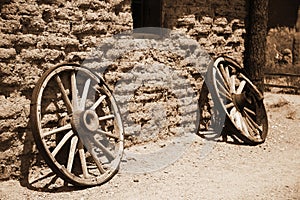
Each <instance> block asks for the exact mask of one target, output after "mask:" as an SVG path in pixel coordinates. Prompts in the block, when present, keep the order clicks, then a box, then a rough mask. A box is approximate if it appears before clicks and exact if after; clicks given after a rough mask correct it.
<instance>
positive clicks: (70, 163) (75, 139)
mask: <svg viewBox="0 0 300 200" xmlns="http://www.w3.org/2000/svg"><path fill="white" fill-rule="evenodd" d="M77 142H78V137H77V136H76V135H75V136H74V137H73V138H72V139H71V145H70V151H69V157H68V164H67V170H68V171H69V172H71V171H72V167H73V162H74V157H75V153H76V152H75V151H76V147H77Z"/></svg>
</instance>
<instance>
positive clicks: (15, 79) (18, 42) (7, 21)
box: [0, 0, 247, 180]
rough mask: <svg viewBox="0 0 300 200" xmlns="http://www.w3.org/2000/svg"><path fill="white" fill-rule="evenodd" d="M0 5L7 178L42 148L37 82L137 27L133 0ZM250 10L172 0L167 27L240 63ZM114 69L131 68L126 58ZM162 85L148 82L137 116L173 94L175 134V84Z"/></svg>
mask: <svg viewBox="0 0 300 200" xmlns="http://www.w3.org/2000/svg"><path fill="white" fill-rule="evenodd" d="M0 9H1V16H0V143H1V145H0V180H4V179H9V178H22V176H24V173H26V172H27V171H26V170H28V167H29V165H31V164H34V162H32V163H30V162H29V161H33V152H36V150H35V145H34V141H33V139H32V136H31V132H30V125H29V108H30V100H31V93H32V90H33V88H34V86H35V84H36V82H37V80H38V79H39V77H40V76H41V74H42V73H43V72H44V71H45V70H46V69H48V68H49V67H51V66H53V65H55V64H57V63H60V62H63V61H71V62H80V61H82V60H83V59H84V58H85V57H86V55H87V53H88V52H89V50H91V48H92V47H95V46H97V44H99V43H101V41H102V39H103V38H105V37H108V36H111V35H114V34H116V33H120V32H122V31H124V30H130V29H132V27H133V20H132V16H131V8H130V1H129V0H105V1H101V0H69V1H64V0H29V1H27V0H4V1H1V3H0ZM246 15H247V12H246V1H244V0H242V1H241V0H231V1H228V0H205V1H203V0H192V1H191V0H172V1H171V0H165V1H163V5H162V24H163V27H166V28H170V29H175V30H179V31H181V32H184V33H187V35H189V36H191V37H192V38H194V39H196V40H197V41H198V42H199V43H200V44H201V45H202V46H203V47H204V48H205V49H206V50H207V51H208V52H209V53H210V55H212V56H216V55H222V54H226V55H229V56H232V57H233V58H235V59H237V60H238V61H239V62H240V63H242V59H243V52H244V36H245V23H244V19H245V17H246ZM149 54H150V57H151V56H157V52H143V53H142V54H138V55H135V56H133V57H132V59H135V58H136V59H140V60H145V59H146V60H147V59H148V57H147V55H149ZM141 57H142V58H141ZM158 57H159V56H158ZM132 59H131V58H130V57H128V56H127V58H125V59H121V61H122V62H123V61H124V62H125V63H127V65H128V69H131V68H130V63H133V61H132ZM172 59H173V61H172ZM159 60H162V62H171V61H172V62H174V63H175V64H176V62H178V60H180V59H179V58H177V57H176V56H174V55H168V56H162V57H160V58H159ZM170 60H171V61H170ZM121 61H120V62H121ZM156 61H157V60H156ZM128 63H129V64H128ZM170 65H171V66H172V64H170ZM124 66H125V68H126V65H124ZM182 66H183V67H184V64H183V65H182ZM174 67H175V68H176V65H174ZM177 67H178V66H177ZM112 70H114V71H115V72H120V73H121V72H124V70H123V71H122V69H121V68H120V67H119V66H118V65H115V66H114V67H112ZM183 73H189V70H186V71H184V72H183ZM112 74H113V73H108V74H107V76H106V78H108V79H110V80H111V81H110V83H115V82H116V81H117V79H116V80H113V79H114V78H111V77H110V76H111V75H112ZM190 74H191V76H190V77H191V79H192V82H193V81H194V86H195V87H194V89H195V90H199V89H200V87H201V85H197V80H198V79H199V77H198V76H197V74H193V72H190ZM116 76H117V75H115V76H114V77H116ZM187 76H189V75H187ZM199 80H200V79H199ZM162 90H164V88H151V87H144V88H140V90H139V91H138V92H137V94H138V95H137V97H136V99H134V104H133V107H132V110H133V111H132V112H133V113H134V112H137V114H136V115H134V118H136V122H137V123H145V122H141V117H140V115H139V114H138V112H140V110H139V108H138V106H140V105H143V104H142V103H143V102H149V105H151V104H153V102H154V101H156V100H158V101H161V102H165V103H163V104H166V105H168V106H169V107H168V112H169V113H173V115H170V116H168V117H169V119H170V120H171V121H173V122H172V123H173V125H172V123H171V124H169V125H168V129H165V132H164V133H165V134H169V133H168V130H174V129H176V126H174V124H176V123H178V122H177V121H178V119H177V118H176V113H177V111H176V106H175V107H172V106H173V105H172V104H170V103H168V102H170V99H171V100H172V95H171V94H169V93H168V91H164V92H167V94H168V95H169V97H168V95H167V96H161V95H160V94H158V93H160V92H161V91H162ZM152 94H153V95H152ZM163 99H167V100H168V101H167V100H163ZM140 113H141V114H143V112H140ZM174 113H175V114H174ZM145 118H149V116H145ZM150 118H151V116H150ZM170 128H171V129H170ZM171 132H172V131H171ZM175 132H176V131H175ZM160 137H162V138H163V137H164V136H161V135H160ZM25 161H26V162H25Z"/></svg>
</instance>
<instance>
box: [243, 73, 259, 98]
mask: <svg viewBox="0 0 300 200" xmlns="http://www.w3.org/2000/svg"><path fill="white" fill-rule="evenodd" d="M239 76H240V77H241V78H242V79H244V80H245V81H247V83H249V84H250V86H251V88H252V89H253V90H254V91H255V94H256V95H257V97H258V99H259V100H261V99H263V98H264V95H263V94H262V93H261V92H260V91H259V90H258V89H257V87H256V86H255V85H254V84H253V83H252V82H251V81H250V79H248V78H247V77H246V76H245V75H244V74H242V73H240V74H239Z"/></svg>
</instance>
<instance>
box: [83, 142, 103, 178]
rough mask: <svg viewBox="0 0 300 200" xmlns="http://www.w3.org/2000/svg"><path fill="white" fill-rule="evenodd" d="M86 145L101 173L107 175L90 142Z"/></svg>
mask: <svg viewBox="0 0 300 200" xmlns="http://www.w3.org/2000/svg"><path fill="white" fill-rule="evenodd" d="M89 140H90V139H89ZM86 145H87V146H88V150H89V152H90V154H91V156H92V158H93V160H94V162H95V163H96V165H97V168H98V170H99V172H100V173H101V174H104V173H105V169H104V168H103V166H102V163H101V162H100V161H99V159H98V158H97V156H95V153H94V151H93V149H94V148H93V147H92V144H91V143H90V142H87V143H86Z"/></svg>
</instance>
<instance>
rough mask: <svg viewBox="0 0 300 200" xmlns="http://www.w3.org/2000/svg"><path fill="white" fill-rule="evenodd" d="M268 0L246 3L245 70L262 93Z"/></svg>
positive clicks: (253, 0) (255, 0)
mask: <svg viewBox="0 0 300 200" xmlns="http://www.w3.org/2000/svg"><path fill="white" fill-rule="evenodd" d="M268 4H269V0H251V1H248V18H247V20H246V40H245V60H244V65H245V69H246V71H247V73H248V75H249V77H250V79H251V80H252V82H253V83H254V84H255V85H257V87H258V89H259V90H260V91H261V92H263V91H264V82H263V81H264V67H265V64H266V55H265V51H266V37H267V24H268Z"/></svg>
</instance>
